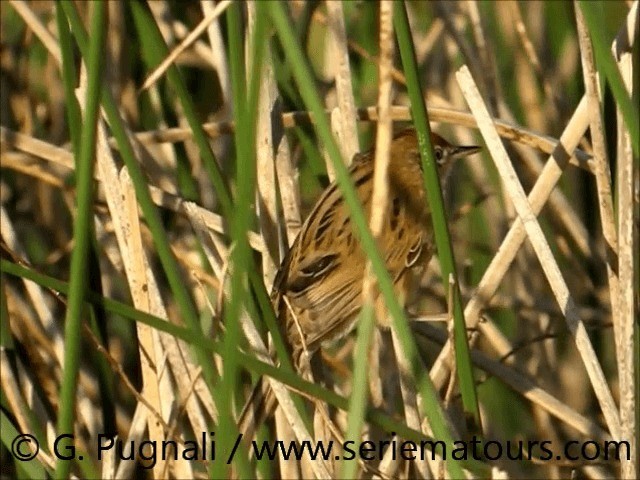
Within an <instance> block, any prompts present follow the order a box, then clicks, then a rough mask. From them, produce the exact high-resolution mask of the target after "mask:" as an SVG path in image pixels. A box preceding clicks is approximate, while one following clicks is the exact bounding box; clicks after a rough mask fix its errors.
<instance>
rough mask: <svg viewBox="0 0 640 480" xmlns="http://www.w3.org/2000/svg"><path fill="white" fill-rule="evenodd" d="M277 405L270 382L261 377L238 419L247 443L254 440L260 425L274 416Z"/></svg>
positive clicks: (239, 427)
mask: <svg viewBox="0 0 640 480" xmlns="http://www.w3.org/2000/svg"><path fill="white" fill-rule="evenodd" d="M277 403H278V402H277V399H276V396H275V394H274V393H273V389H272V388H271V385H270V384H269V381H268V380H267V379H266V378H265V377H261V378H260V380H258V383H257V384H256V386H255V387H254V388H253V391H252V392H251V395H250V396H249V399H248V400H247V403H245V405H244V408H243V409H242V412H241V413H240V417H239V419H238V430H239V431H240V433H241V434H242V436H243V438H244V439H245V440H246V441H247V442H250V441H251V440H252V439H253V437H254V436H255V434H256V432H257V431H258V428H260V425H262V424H263V423H264V422H265V421H266V420H267V419H269V417H271V416H272V415H273V413H274V412H275V410H276V406H277Z"/></svg>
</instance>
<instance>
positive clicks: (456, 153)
mask: <svg viewBox="0 0 640 480" xmlns="http://www.w3.org/2000/svg"><path fill="white" fill-rule="evenodd" d="M480 150H482V147H479V146H477V145H472V146H468V147H465V146H460V147H453V148H452V149H451V153H450V155H451V156H452V157H453V158H463V157H467V156H469V155H473V154H474V153H477V152H479V151H480Z"/></svg>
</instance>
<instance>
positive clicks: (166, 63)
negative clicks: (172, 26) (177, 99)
mask: <svg viewBox="0 0 640 480" xmlns="http://www.w3.org/2000/svg"><path fill="white" fill-rule="evenodd" d="M230 4H231V0H223V1H221V2H220V3H218V4H217V5H216V8H214V9H213V10H212V11H211V12H209V13H208V14H207V16H206V17H205V18H203V19H202V21H201V22H200V23H199V24H198V25H197V26H196V28H194V29H193V31H192V32H191V33H190V34H189V35H187V37H186V38H185V39H184V40H183V41H182V42H180V44H179V45H178V46H177V47H175V48H174V49H173V50H172V51H171V53H170V54H169V55H168V56H167V58H165V59H164V60H163V61H162V63H160V65H158V66H157V67H156V68H155V70H153V71H152V72H151V73H150V74H149V76H148V77H147V79H146V80H145V81H144V83H143V84H142V87H140V92H144V91H145V90H147V89H148V88H149V87H151V85H153V84H154V83H156V82H157V81H158V79H159V78H160V77H161V76H162V74H163V73H164V72H166V71H167V69H168V68H169V67H170V66H171V64H172V63H173V62H174V61H175V60H176V58H178V57H179V56H180V54H181V53H182V52H184V51H185V50H186V49H187V48H189V47H190V46H191V45H192V44H193V42H195V41H196V40H197V38H198V37H199V36H200V35H202V33H203V32H204V31H205V30H206V29H207V27H208V26H209V25H210V24H211V22H213V21H214V20H215V19H216V18H218V17H219V16H220V15H222V13H223V12H224V11H225V9H226V8H227V7H228V6H229V5H230Z"/></svg>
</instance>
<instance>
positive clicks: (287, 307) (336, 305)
mask: <svg viewBox="0 0 640 480" xmlns="http://www.w3.org/2000/svg"><path fill="white" fill-rule="evenodd" d="M431 141H432V144H433V146H434V149H435V157H436V161H437V163H438V173H439V175H440V181H441V184H442V185H444V184H445V183H446V179H447V176H448V173H449V171H450V169H451V166H452V164H453V161H454V160H455V159H457V158H460V157H463V156H466V155H470V154H472V153H475V152H477V151H478V150H479V147H456V146H452V145H450V144H449V143H448V142H447V141H446V140H444V139H443V138H442V137H440V136H439V135H436V134H432V138H431ZM374 157H375V151H374V150H371V151H369V152H367V153H364V154H358V155H356V156H355V157H354V160H353V163H352V165H351V167H350V169H349V173H350V175H351V179H352V180H353V183H354V186H355V188H356V192H357V195H358V199H359V200H360V202H361V203H362V205H363V207H364V210H365V214H366V215H369V214H370V211H371V196H372V190H373V166H374ZM388 178H389V200H388V202H387V211H386V212H385V226H384V228H383V229H382V232H381V236H380V237H379V238H378V245H379V248H380V252H381V254H382V255H383V258H384V260H385V263H386V266H387V270H388V271H389V273H390V275H391V278H392V280H393V282H394V288H395V290H396V293H397V295H398V298H399V299H400V301H401V302H404V301H405V300H406V299H407V297H408V293H409V291H410V290H411V289H412V288H415V287H417V285H418V280H419V278H420V275H421V273H422V271H423V269H424V267H425V266H426V265H427V263H428V262H429V260H430V258H431V256H432V255H433V253H434V250H435V244H434V236H433V226H432V223H431V210H430V208H429V205H428V201H427V196H426V194H425V191H424V187H423V180H422V164H421V160H420V154H419V152H418V142H417V137H416V133H415V131H414V130H413V129H408V130H404V131H402V132H400V133H398V134H397V135H396V136H395V137H394V139H393V142H392V144H391V151H390V158H389V169H388ZM366 261H367V256H366V254H365V252H364V251H363V250H362V248H361V247H360V245H359V244H358V240H357V236H356V233H355V231H354V227H353V225H352V224H351V221H350V216H349V209H348V206H347V205H346V204H345V202H344V201H343V198H342V195H341V193H340V189H339V187H338V186H337V185H336V184H335V183H333V184H331V185H329V186H328V187H327V189H326V190H325V191H324V193H323V194H322V195H321V197H320V198H319V199H318V201H317V202H316V204H315V206H314V208H313V210H312V211H311V213H310V214H309V216H308V218H307V219H306V220H305V222H304V224H303V225H302V228H301V230H300V233H299V234H298V236H297V237H296V239H295V241H294V243H293V245H292V246H291V249H290V250H289V252H288V254H287V255H286V257H285V259H284V261H283V262H282V265H281V267H280V270H279V271H278V274H277V275H276V278H275V281H274V286H273V292H272V294H271V299H272V302H273V305H274V309H275V311H276V314H277V315H278V321H279V325H280V328H281V332H282V334H283V337H284V338H285V341H286V343H287V346H288V348H289V353H290V355H291V358H292V360H293V363H294V365H295V366H296V368H297V369H298V370H299V371H300V372H301V373H303V371H304V369H305V364H306V362H304V360H302V359H301V356H302V354H303V352H304V349H305V348H306V349H307V352H308V353H309V354H313V353H314V352H316V351H317V350H318V349H319V348H320V346H321V345H323V344H326V343H331V342H333V341H335V340H337V339H339V338H341V337H343V336H345V335H347V334H348V333H349V332H350V331H351V330H352V329H353V327H354V323H355V320H356V318H357V316H358V313H359V312H360V309H361V307H362V282H363V276H364V271H365V265H366ZM380 300H381V299H380ZM377 303H379V304H381V302H377ZM379 306H380V305H377V307H379ZM381 320H383V321H384V320H385V319H381ZM301 335H302V336H303V337H304V338H302V337H301ZM275 406H276V401H275V396H274V395H273V392H272V391H271V389H270V387H269V385H268V382H264V381H261V382H260V384H259V385H258V386H257V387H256V389H254V391H253V394H252V396H251V398H250V399H249V401H248V402H247V405H246V406H245V408H244V410H243V412H242V414H241V416H240V421H239V429H240V432H241V433H243V434H245V435H248V436H249V437H250V438H251V437H253V434H254V433H255V429H256V428H257V426H258V425H259V423H260V422H261V421H263V420H264V419H265V418H266V417H267V416H269V415H271V413H272V412H273V409H274V408H275Z"/></svg>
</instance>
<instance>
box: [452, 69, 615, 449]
mask: <svg viewBox="0 0 640 480" xmlns="http://www.w3.org/2000/svg"><path fill="white" fill-rule="evenodd" d="M457 77H458V81H459V82H460V87H461V88H462V91H463V93H464V95H465V98H466V99H467V102H468V103H469V107H470V108H471V111H472V112H473V113H474V115H475V116H476V118H477V119H478V126H479V127H480V131H481V132H482V134H483V136H484V139H485V141H486V142H487V145H488V146H489V151H490V152H491V153H492V158H493V159H494V161H495V163H496V167H497V168H498V171H499V172H500V175H501V177H502V180H503V182H504V184H505V187H506V189H507V191H508V192H509V195H510V197H511V200H512V201H513V203H514V206H515V208H516V210H517V212H518V216H519V217H520V219H521V220H522V223H523V225H524V228H525V230H526V231H527V235H528V236H529V239H530V241H531V243H532V245H533V247H534V249H535V251H536V254H537V255H538V259H539V260H540V263H541V264H542V268H543V270H544V271H545V274H546V276H547V279H548V281H549V284H550V285H551V288H552V290H553V292H554V294H555V296H556V300H557V302H558V305H559V306H560V309H561V310H562V311H563V313H564V315H565V318H566V320H567V324H568V326H569V329H570V330H571V332H572V333H573V334H574V337H575V341H576V346H577V348H578V351H579V352H580V354H581V356H582V361H583V362H584V365H585V368H586V369H587V373H588V374H589V377H590V378H591V384H592V386H593V389H594V391H595V392H596V396H597V397H598V400H599V402H600V407H601V408H602V413H603V414H604V416H605V419H606V422H607V425H608V427H609V430H610V431H611V434H612V436H613V437H614V438H620V433H621V431H620V416H619V414H618V409H617V408H616V405H615V403H614V401H613V397H612V396H611V391H610V390H609V386H608V384H607V380H606V378H605V376H604V374H603V372H602V367H601V365H600V363H599V362H598V358H597V355H596V353H595V351H594V349H593V346H592V345H591V341H590V340H589V336H588V334H587V331H586V329H585V327H584V324H583V323H582V321H581V320H580V317H579V316H578V314H577V311H576V306H575V303H574V300H573V298H572V297H571V295H570V293H569V290H568V288H567V285H566V283H565V281H564V279H563V277H562V273H561V272H560V269H559V267H558V264H557V263H556V261H555V259H554V257H553V253H552V252H551V249H550V248H549V244H548V243H547V240H546V238H545V236H544V233H543V232H542V229H541V228H540V224H539V223H538V221H537V219H536V215H535V214H534V212H533V211H532V209H531V205H530V204H529V201H528V200H527V197H526V195H525V193H524V191H523V189H522V185H521V184H520V181H519V180H518V177H517V175H516V172H515V170H514V169H513V166H512V165H511V162H510V161H509V157H508V155H507V152H506V150H505V149H504V145H503V144H502V142H501V141H500V136H499V135H498V132H497V131H496V130H495V128H494V127H493V124H492V122H491V117H490V115H489V112H488V111H487V110H486V107H485V106H484V103H483V102H482V98H481V97H480V92H478V90H477V88H476V86H475V84H474V83H473V79H472V78H471V74H470V73H469V70H468V69H467V68H465V67H462V68H461V69H460V71H459V72H458V74H457Z"/></svg>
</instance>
